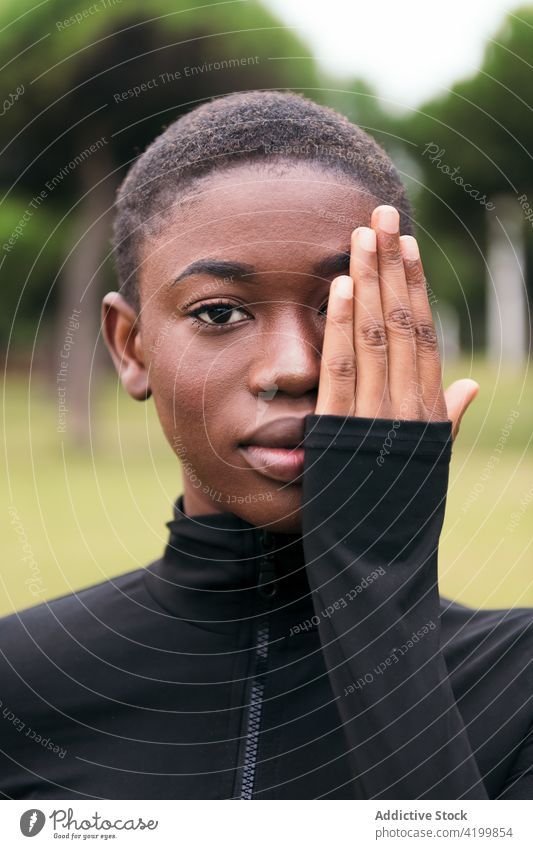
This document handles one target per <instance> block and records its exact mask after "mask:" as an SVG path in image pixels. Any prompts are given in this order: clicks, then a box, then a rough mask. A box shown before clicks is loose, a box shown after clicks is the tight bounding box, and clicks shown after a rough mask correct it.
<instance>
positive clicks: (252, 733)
mask: <svg viewBox="0 0 533 849" xmlns="http://www.w3.org/2000/svg"><path fill="white" fill-rule="evenodd" d="M259 539H260V543H261V551H262V556H261V560H260V561H259V574H258V579H257V592H258V593H259V595H260V596H261V598H263V599H264V600H265V601H266V602H267V603H268V602H270V601H271V600H272V599H273V598H274V597H275V595H276V594H277V591H278V583H277V580H276V564H275V555H274V548H275V537H274V534H272V533H271V532H270V531H265V530H262V531H261V532H260V537H259ZM268 612H269V611H268V610H267V611H266V614H265V615H264V616H263V617H262V619H261V620H260V621H259V623H258V625H257V627H256V631H255V654H254V665H253V673H252V683H251V687H250V704H249V706H248V716H247V722H246V742H245V747H244V760H243V768H242V780H241V792H240V796H239V798H240V799H252V798H253V792H254V782H255V773H256V767H257V751H258V748H259V733H260V730H261V717H262V713H263V695H264V690H265V673H266V671H267V667H268V641H269V635H270V621H269V617H268Z"/></svg>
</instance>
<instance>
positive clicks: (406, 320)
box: [385, 306, 413, 336]
mask: <svg viewBox="0 0 533 849" xmlns="http://www.w3.org/2000/svg"><path fill="white" fill-rule="evenodd" d="M385 323H386V325H387V327H390V329H391V330H393V331H395V332H397V333H401V334H402V335H405V336H410V335H411V334H412V332H413V315H412V312H411V310H410V309H409V307H406V306H401V307H397V308H396V309H393V310H391V311H390V312H389V313H388V314H387V316H386V318H385Z"/></svg>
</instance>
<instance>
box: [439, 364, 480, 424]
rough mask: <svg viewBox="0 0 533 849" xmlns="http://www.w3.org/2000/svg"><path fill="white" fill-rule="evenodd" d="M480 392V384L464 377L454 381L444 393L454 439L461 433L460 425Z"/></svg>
mask: <svg viewBox="0 0 533 849" xmlns="http://www.w3.org/2000/svg"><path fill="white" fill-rule="evenodd" d="M478 392H479V383H476V381H475V380H471V379H470V378H468V377H464V378H462V379H461V380H454V382H453V383H451V384H450V386H448V388H447V389H446V391H445V393H444V397H445V399H446V408H447V410H448V418H449V419H451V420H452V439H455V437H456V436H457V434H458V433H459V425H460V424H461V419H462V418H463V415H464V413H465V412H466V410H467V409H468V407H469V406H470V404H471V403H472V401H473V400H474V398H475V397H476V395H477V393H478Z"/></svg>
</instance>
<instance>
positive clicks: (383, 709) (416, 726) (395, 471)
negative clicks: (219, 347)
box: [302, 414, 488, 799]
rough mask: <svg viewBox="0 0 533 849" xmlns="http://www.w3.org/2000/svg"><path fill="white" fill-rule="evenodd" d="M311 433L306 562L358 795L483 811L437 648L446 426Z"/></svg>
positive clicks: (363, 426) (360, 421)
mask: <svg viewBox="0 0 533 849" xmlns="http://www.w3.org/2000/svg"><path fill="white" fill-rule="evenodd" d="M305 425H306V429H305V437H304V449H305V465H304V479H303V508H302V533H303V545H304V553H305V562H306V569H307V573H308V579H309V583H310V587H311V592H312V596H313V605H314V609H315V617H314V619H315V623H316V624H317V625H318V630H319V635H320V641H321V645H322V650H323V654H324V657H325V662H326V667H327V670H328V674H329V677H330V682H331V687H332V690H333V695H334V698H335V700H336V703H337V707H338V711H339V714H340V719H341V722H342V724H343V728H344V732H345V736H346V740H347V744H348V750H349V752H350V758H351V763H352V765H353V778H354V792H355V794H356V796H357V797H359V798H366V799H373V798H378V799H487V798H488V795H487V792H486V789H485V787H484V785H483V782H482V780H481V776H480V772H479V768H478V766H477V763H476V761H475V759H474V756H473V754H472V750H471V746H470V743H469V740H468V736H467V732H466V729H465V726H464V723H463V720H462V718H461V715H460V713H459V710H458V707H457V704H456V702H455V698H454V694H453V691H452V687H451V684H450V681H449V678H448V673H447V669H446V664H445V660H444V656H443V654H442V652H441V649H440V620H439V592H438V580H437V554H438V542H439V536H440V532H441V528H442V523H443V519H444V510H445V503H446V492H447V486H448V468H449V461H450V455H451V442H452V438H451V422H450V421H444V422H431V423H428V422H423V421H398V420H392V419H371V418H362V417H355V416H354V417H344V416H335V415H322V416H319V415H315V414H313V415H308V416H306V421H305Z"/></svg>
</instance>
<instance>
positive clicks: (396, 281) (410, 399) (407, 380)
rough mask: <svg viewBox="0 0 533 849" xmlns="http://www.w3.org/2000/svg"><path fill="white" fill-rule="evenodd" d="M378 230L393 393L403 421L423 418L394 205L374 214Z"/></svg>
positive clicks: (398, 221) (382, 299) (396, 410)
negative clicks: (417, 386)
mask: <svg viewBox="0 0 533 849" xmlns="http://www.w3.org/2000/svg"><path fill="white" fill-rule="evenodd" d="M371 226H372V227H373V228H374V229H375V231H376V237H377V251H378V270H379V283H380V292H381V304H382V307H383V318H384V321H385V330H386V332H387V342H388V361H389V394H390V398H391V404H392V410H393V413H394V414H395V415H398V417H399V418H404V419H408V418H419V412H420V407H421V405H420V403H419V401H418V400H417V397H416V378H417V371H416V365H417V363H416V341H415V336H414V332H413V319H412V314H411V303H410V301H409V295H408V292H407V283H406V280H405V273H404V268H403V259H402V254H401V251H400V232H399V226H400V216H399V214H398V211H397V210H396V209H395V208H394V207H393V206H378V207H377V208H376V209H375V210H374V212H373V213H372V219H371Z"/></svg>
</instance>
